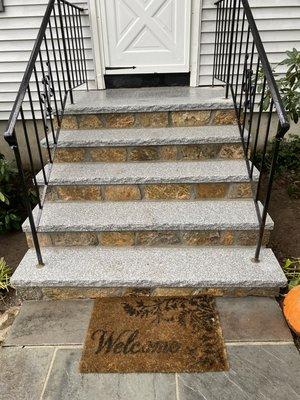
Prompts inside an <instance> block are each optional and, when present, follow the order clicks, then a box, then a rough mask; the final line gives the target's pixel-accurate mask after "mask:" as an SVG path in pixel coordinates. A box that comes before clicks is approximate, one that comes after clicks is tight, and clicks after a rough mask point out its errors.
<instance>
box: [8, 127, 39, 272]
mask: <svg viewBox="0 0 300 400" xmlns="http://www.w3.org/2000/svg"><path fill="white" fill-rule="evenodd" d="M11 148H12V150H13V151H14V154H15V158H16V163H17V168H18V171H19V176H20V178H21V184H22V188H23V191H24V203H25V207H26V211H27V215H28V219H29V223H30V228H31V235H32V240H33V243H34V247H35V251H36V255H37V259H38V266H39V267H43V266H44V265H45V264H44V262H43V258H42V254H41V248H40V244H39V239H38V235H37V230H36V227H35V222H34V217H33V214H32V208H31V204H30V200H29V197H28V190H27V186H26V179H25V174H24V170H23V166H22V161H21V156H20V152H19V146H18V142H17V138H16V132H15V130H14V132H13V141H12V142H11Z"/></svg>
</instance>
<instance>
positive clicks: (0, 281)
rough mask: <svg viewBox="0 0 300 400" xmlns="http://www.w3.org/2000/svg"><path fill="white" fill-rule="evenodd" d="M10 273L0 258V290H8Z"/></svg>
mask: <svg viewBox="0 0 300 400" xmlns="http://www.w3.org/2000/svg"><path fill="white" fill-rule="evenodd" d="M11 275H12V271H11V269H10V268H9V266H8V265H7V264H6V262H5V260H4V258H0V290H8V288H9V286H10V277H11Z"/></svg>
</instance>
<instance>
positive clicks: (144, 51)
mask: <svg viewBox="0 0 300 400" xmlns="http://www.w3.org/2000/svg"><path fill="white" fill-rule="evenodd" d="M100 5H101V19H102V23H103V25H102V26H103V37H104V51H105V67H106V74H124V73H129V74H130V73H135V74H136V73H164V72H189V50H190V23H191V0H100ZM119 67H121V68H120V69H118V68H119ZM122 67H123V68H122ZM124 67H128V68H125V69H124Z"/></svg>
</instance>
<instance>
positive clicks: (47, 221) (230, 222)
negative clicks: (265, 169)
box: [23, 199, 273, 232]
mask: <svg viewBox="0 0 300 400" xmlns="http://www.w3.org/2000/svg"><path fill="white" fill-rule="evenodd" d="M35 213H36V215H37V214H39V208H38V207H36V208H35ZM258 227H259V223H258V218H257V212H256V209H255V205H254V202H253V200H252V199H251V200H250V199H249V200H213V201H210V200H207V201H169V202H166V201H148V202H141V201H124V202H109V201H107V202H104V203H101V202H84V203H82V202H68V203H67V202H55V203H51V202H46V203H45V205H44V208H43V212H42V215H41V218H40V222H39V224H38V231H39V232H87V231H89V232H91V231H127V230H131V231H136V230H211V229H219V230H225V229H231V230H253V229H258ZM272 228H273V221H272V220H271V218H270V217H268V219H267V223H266V229H268V230H270V229H272ZM23 230H24V231H25V232H29V231H30V226H29V224H28V220H27V221H25V223H24V224H23Z"/></svg>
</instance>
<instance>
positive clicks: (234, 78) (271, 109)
mask: <svg viewBox="0 0 300 400" xmlns="http://www.w3.org/2000/svg"><path fill="white" fill-rule="evenodd" d="M215 5H216V6H217V18H216V34H215V50H214V66H213V85H214V84H216V82H217V81H219V82H220V81H221V82H222V83H225V84H226V97H227V98H228V96H229V92H230V93H231V95H232V98H233V102H234V106H235V111H236V117H237V121H238V126H239V129H240V134H241V138H242V143H243V147H244V152H245V157H246V161H247V167H248V171H249V177H250V180H251V182H252V187H253V189H254V198H255V204H256V209H257V214H258V219H259V224H260V230H259V239H258V243H257V248H256V252H255V256H254V260H255V261H259V255H260V250H261V247H262V242H263V236H264V231H265V226H266V219H267V215H268V208H269V203H270V196H271V193H272V185H273V181H274V174H275V171H276V164H277V158H278V150H279V146H280V142H281V141H282V139H283V137H284V135H285V134H286V133H287V131H288V130H289V127H290V125H289V120H288V117H287V114H286V111H285V108H284V105H283V102H282V99H281V96H280V93H279V90H278V87H277V84H276V81H275V78H274V75H273V72H272V69H271V66H270V63H269V61H268V57H267V55H266V52H265V49H264V46H263V44H262V40H261V37H260V34H259V32H258V29H257V25H256V22H255V20H254V17H253V14H252V11H251V8H250V6H249V2H248V0H219V1H217V2H216V3H215ZM272 134H273V136H274V137H275V139H274V144H273V149H272V162H271V167H270V169H269V172H268V178H267V179H268V180H267V185H266V188H264V190H262V189H263V188H262V186H263V185H262V183H263V180H264V179H265V178H264V176H265V172H264V170H265V163H266V153H267V146H268V143H269V141H270V138H271V135H272ZM258 155H259V157H258ZM258 158H259V159H260V162H259V166H258V169H259V176H258V177H257V171H256V170H255V167H254V161H255V160H257V159H258ZM257 179H258V181H257ZM259 199H263V200H262V202H263V207H262V208H261V207H260V205H259Z"/></svg>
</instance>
